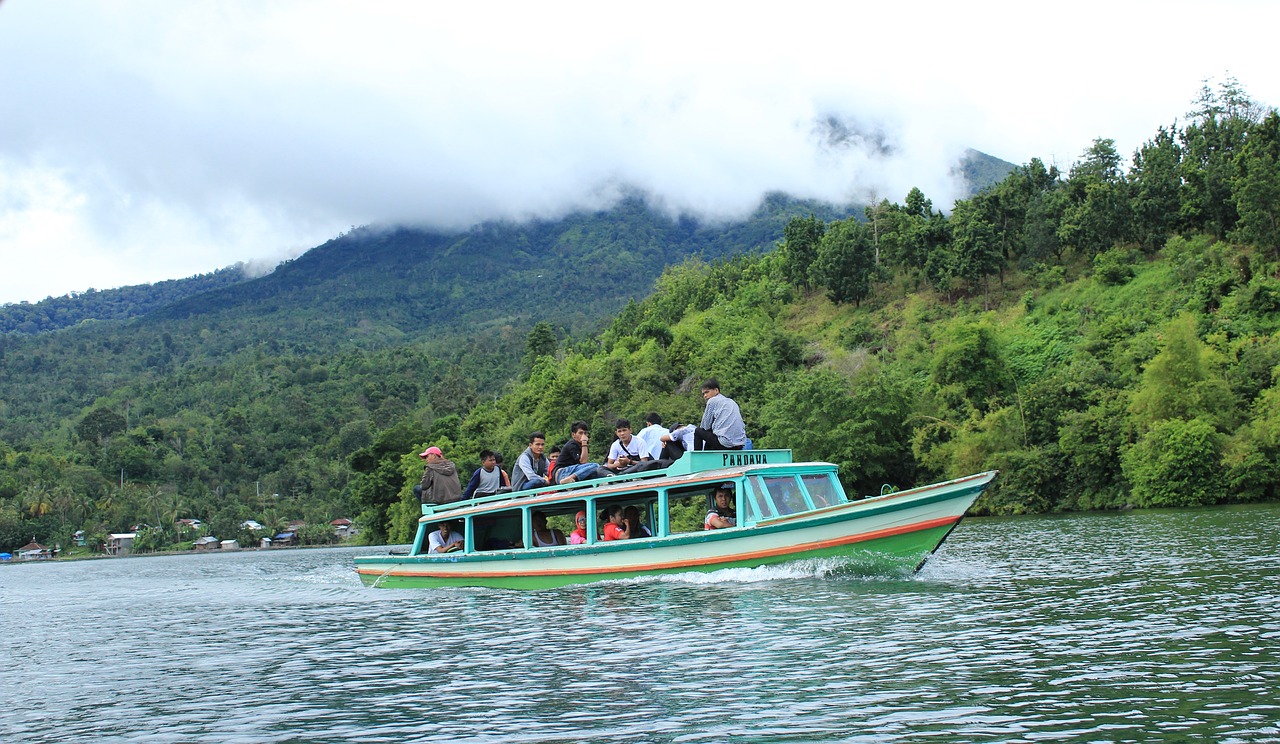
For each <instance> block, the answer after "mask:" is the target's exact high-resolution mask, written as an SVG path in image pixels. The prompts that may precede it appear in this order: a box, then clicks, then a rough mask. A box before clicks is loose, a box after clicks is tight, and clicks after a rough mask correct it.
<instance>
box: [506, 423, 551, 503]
mask: <svg viewBox="0 0 1280 744" xmlns="http://www.w3.org/2000/svg"><path fill="white" fill-rule="evenodd" d="M546 448H547V435H546V434H543V433H542V432H540V431H535V432H534V433H532V434H530V435H529V446H528V447H525V448H524V452H521V453H520V456H519V457H517V458H516V468H515V470H514V471H512V473H511V490H512V491H527V490H529V489H530V488H541V487H542V486H545V485H547V482H548V481H547V468H549V467H551V463H550V462H548V461H547V457H546V455H544V454H543V451H544V450H545V449H546Z"/></svg>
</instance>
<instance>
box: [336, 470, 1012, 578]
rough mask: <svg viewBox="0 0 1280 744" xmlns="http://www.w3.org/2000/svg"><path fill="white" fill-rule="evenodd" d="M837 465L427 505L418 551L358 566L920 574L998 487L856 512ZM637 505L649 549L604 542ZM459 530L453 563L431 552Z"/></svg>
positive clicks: (896, 496)
mask: <svg viewBox="0 0 1280 744" xmlns="http://www.w3.org/2000/svg"><path fill="white" fill-rule="evenodd" d="M837 470H838V468H837V466H836V465H834V464H832V463H828V462H793V461H792V453H791V450H786V449H765V450H738V451H718V450H716V451H701V452H686V453H684V455H683V456H681V457H680V459H679V460H676V461H674V462H673V463H672V464H670V465H669V466H668V467H666V468H665V469H659V470H651V471H648V472H643V473H636V474H632V475H618V476H614V477H609V478H600V479H594V480H586V481H578V482H574V483H570V484H565V485H559V486H545V487H542V488H537V489H533V490H529V491H519V492H516V493H504V494H494V495H488V496H482V497H480V498H474V499H469V500H465V501H459V502H456V503H452V504H446V505H442V506H434V505H429V504H427V505H423V506H422V516H421V518H420V519H419V521H418V529H417V534H416V535H415V537H414V541H413V543H412V545H411V546H410V547H409V549H408V550H407V551H406V550H403V549H401V551H400V552H396V551H392V552H390V553H387V554H383V555H370V556H360V557H357V558H355V566H356V571H357V573H358V574H359V576H360V579H361V581H362V582H363V583H364V585H365V586H369V587H382V588H411V587H495V588H507V589H548V588H555V587H561V586H567V585H572V584H585V583H589V582H595V581H602V580H611V579H628V578H633V577H641V576H654V575H662V574H672V573H683V572H689V571H701V572H709V571H717V570H721V569H727V568H756V567H760V566H769V565H774V564H779V563H785V562H790V561H800V560H810V559H835V560H834V561H833V563H834V564H836V565H839V564H840V563H841V562H842V561H843V562H858V563H859V565H864V566H865V564H866V563H867V562H870V563H872V564H874V566H875V567H876V568H877V569H879V568H881V567H883V568H885V569H894V568H901V569H905V570H907V571H913V570H919V569H920V568H921V567H922V566H923V565H924V563H925V561H926V560H927V559H928V558H929V556H931V555H932V554H933V553H934V552H935V551H936V550H937V549H938V547H939V546H940V545H941V544H942V543H943V541H944V540H946V538H947V536H948V535H949V534H950V533H951V531H952V530H954V529H955V528H956V526H957V525H959V524H960V520H961V519H962V518H963V517H964V515H965V512H966V511H967V510H968V509H969V507H970V506H971V505H972V504H973V502H974V500H976V499H977V498H978V496H979V495H980V494H981V493H982V491H983V490H984V489H985V488H986V487H987V486H988V485H990V483H991V482H992V480H993V479H994V478H995V477H996V475H997V471H989V472H985V473H978V474H975V475H970V476H967V477H964V478H957V479H955V480H949V481H946V482H943V483H934V484H932V485H927V486H922V487H919V488H911V489H908V490H902V491H891V490H890V489H888V488H884V489H882V491H883V492H882V493H880V494H878V495H874V496H869V497H864V498H857V499H851V498H849V497H848V496H847V495H846V494H845V491H844V489H843V488H842V487H841V484H840V480H839V478H838V477H837V476H838V473H837ZM730 485H731V486H732V489H733V494H734V501H735V506H736V509H735V511H736V514H737V519H736V524H735V525H734V526H731V527H725V528H723V529H705V528H704V524H703V520H704V517H705V516H706V515H707V513H708V507H709V504H710V503H711V502H710V498H711V497H710V494H711V492H712V490H713V489H715V488H717V487H721V486H730ZM614 505H618V506H623V507H626V506H634V507H636V508H637V509H638V511H639V514H640V515H641V516H640V520H641V522H642V523H643V524H645V525H646V526H647V527H648V529H649V530H650V531H651V532H652V535H651V536H646V537H635V538H632V539H626V540H611V541H606V540H604V539H603V537H602V527H603V523H604V522H603V517H602V514H601V513H602V512H603V511H605V510H606V509H608V508H609V507H612V506H614ZM579 512H585V514H586V517H587V525H586V542H584V543H582V544H577V545H574V544H569V545H558V544H557V545H552V546H548V547H529V546H532V545H533V544H534V540H533V539H532V538H533V523H534V519H535V518H538V519H541V518H546V519H547V520H548V522H549V524H550V525H551V526H552V527H556V526H557V525H565V526H568V527H569V529H568V530H563V532H564V533H565V534H568V533H569V530H571V529H572V525H573V523H574V522H573V520H574V517H575V515H576V514H578V513H579ZM445 522H447V523H449V525H450V527H451V529H452V531H453V532H456V533H458V534H460V535H461V536H462V537H463V540H462V543H461V547H460V549H458V550H456V551H455V552H446V553H430V552H428V546H429V544H430V543H429V536H430V535H431V533H433V532H436V531H437V530H439V528H440V525H441V523H445Z"/></svg>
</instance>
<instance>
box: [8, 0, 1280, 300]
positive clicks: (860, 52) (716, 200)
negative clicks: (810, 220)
mask: <svg viewBox="0 0 1280 744" xmlns="http://www.w3.org/2000/svg"><path fill="white" fill-rule="evenodd" d="M1113 6H1114V4H1110V5H1108V4H1102V3H1089V2H1085V3H1083V4H1077V5H1074V6H1072V7H1071V9H1070V11H1069V13H1068V12H1067V11H1053V12H1052V14H1050V15H1044V16H1040V15H1037V14H1038V13H1042V12H1048V11H1042V10H1039V9H1037V8H1034V7H1032V6H1027V5H1026V4H1005V3H999V2H988V3H979V4H978V5H976V6H974V5H965V6H958V5H955V4H941V3H924V4H912V5H911V6H910V8H907V9H897V8H894V7H889V6H878V7H873V8H867V7H860V4H854V5H850V6H848V7H832V6H830V5H829V4H817V3H815V4H803V3H802V4H799V5H795V4H793V5H788V6H786V7H785V8H784V7H782V6H778V7H773V8H752V7H746V6H742V5H741V4H719V3H717V4H695V5H693V6H685V5H678V4H674V3H673V4H663V3H657V4H646V5H645V6H643V7H612V6H608V5H600V4H598V3H597V4H586V3H539V4H520V5H515V4H505V3H468V4H465V6H463V5H455V6H451V7H442V6H441V5H440V4H434V3H433V4H423V3H416V2H413V3H409V2H405V3H396V2H381V3H354V2H337V1H330V2H288V1H279V2H272V3H265V4H263V3H248V2H237V1H236V0H222V1H221V2H208V1H206V0H192V1H190V2H184V3H180V4H173V3H169V2H161V1H160V0H133V1H123V2H110V3H108V2H98V1H94V0H83V1H79V2H74V1H72V0H38V1H37V0H8V2H4V3H3V5H2V6H0V71H2V72H0V101H5V102H6V106H5V110H4V115H3V116H0V174H2V175H0V247H3V249H4V251H5V253H6V255H12V256H17V257H18V258H17V259H15V260H14V261H13V266H12V268H13V270H12V271H10V272H8V273H7V275H6V278H4V279H0V301H13V300H16V299H32V300H34V299H38V298H39V297H42V296H44V295H45V294H62V293H65V292H67V291H72V290H78V289H84V288H86V287H88V286H95V287H98V288H104V287H107V286H116V285H119V284H122V283H136V282H140V281H154V280H159V279H164V278H173V277H175V276H185V275H190V274H193V273H197V272H200V271H208V270H212V269H214V268H218V267H221V266H225V265H228V264H231V263H234V262H236V261H241V260H244V261H248V260H251V259H257V260H258V261H267V262H268V263H270V262H271V261H272V260H274V259H275V258H276V257H281V258H283V257H285V256H287V255H291V254H294V253H296V252H297V251H299V250H302V249H304V248H306V247H309V246H311V245H315V244H318V243H320V242H323V241H324V240H326V239H328V238H329V237H332V236H333V235H335V234H337V233H338V232H340V231H342V230H346V229H348V228H349V227H350V226H352V225H357V224H365V223H371V222H377V223H387V222H400V223H410V224H419V225H428V226H437V227H465V226H467V225H470V224H473V223H475V222H477V221H480V220H484V219H492V218H517V219H519V218H523V217H530V216H542V217H552V216H556V215H559V214H561V213H563V212H565V211H567V210H570V209H574V208H584V207H585V208H592V207H599V206H603V205H605V204H606V203H607V202H608V201H609V199H610V198H611V196H613V195H615V194H616V193H617V192H618V190H619V189H620V188H622V187H634V188H640V189H643V190H645V191H647V192H649V193H651V194H653V196H654V199H655V201H656V202H657V203H660V204H662V205H664V206H666V207H667V208H668V209H670V210H672V211H673V212H689V213H693V214H697V215H701V216H707V217H713V218H728V217H734V216H738V215H741V214H744V213H746V212H748V211H749V210H750V209H752V208H753V207H754V206H755V205H756V204H757V203H758V201H759V199H760V197H761V195H762V194H763V193H765V192H768V191H773V190H783V191H788V192H791V193H794V194H797V195H800V196H806V197H814V198H821V199H827V200H831V201H844V200H847V199H850V198H858V197H866V196H867V195H871V194H875V195H877V196H881V197H887V198H890V199H896V200H900V199H901V198H902V197H903V196H904V195H905V194H906V192H907V191H908V190H909V189H910V188H911V187H913V186H919V187H920V188H922V189H923V190H924V191H925V193H926V194H927V195H928V196H929V197H930V198H932V199H933V200H934V203H935V204H938V205H940V206H944V205H948V204H949V203H950V200H951V199H952V198H953V197H954V196H955V195H956V193H957V190H956V184H955V183H954V182H953V180H952V177H951V176H950V174H949V172H950V167H951V165H952V163H954V162H955V160H956V159H957V158H958V157H960V155H961V153H962V152H963V150H964V149H965V148H966V147H974V148H977V149H980V150H983V151H985V152H989V153H991V154H994V155H997V156H999V157H1003V158H1005V159H1007V160H1011V161H1014V162H1019V163H1020V162H1025V161H1026V160H1028V159H1030V158H1031V157H1036V156H1038V157H1042V158H1045V159H1046V160H1053V161H1057V162H1058V164H1059V165H1061V166H1063V167H1066V166H1067V165H1069V164H1070V162H1071V161H1072V160H1074V158H1075V157H1077V156H1078V155H1079V153H1080V152H1082V151H1083V150H1084V149H1085V148H1087V147H1088V146H1089V144H1090V142H1091V141H1092V139H1093V138H1094V137H1100V136H1111V137H1115V138H1116V139H1117V146H1118V147H1119V148H1120V149H1121V152H1129V151H1131V150H1132V148H1134V147H1136V146H1137V145H1138V144H1140V143H1141V141H1142V139H1144V138H1146V137H1150V136H1151V135H1152V134H1154V132H1155V128H1156V127H1157V126H1159V125H1161V124H1168V123H1171V120H1172V119H1173V118H1174V117H1176V116H1177V115H1178V114H1179V113H1180V112H1181V111H1182V110H1184V109H1185V108H1186V104H1187V101H1189V99H1190V97H1191V96H1192V95H1194V93H1195V90H1196V89H1197V88H1198V86H1199V81H1200V79H1201V78H1203V77H1205V76H1209V75H1219V74H1221V73H1222V72H1223V71H1224V70H1225V69H1228V66H1229V67H1230V69H1231V70H1232V72H1234V73H1236V74H1237V75H1238V76H1239V77H1240V79H1241V81H1242V82H1243V83H1244V84H1245V85H1246V87H1247V88H1248V89H1249V90H1250V92H1252V93H1253V94H1254V95H1255V97H1258V98H1260V99H1261V100H1264V101H1266V100H1270V101H1276V100H1280V89H1277V85H1278V83H1277V80H1276V76H1277V73H1276V72H1275V70H1274V65H1273V64H1271V61H1270V60H1269V59H1264V57H1265V56H1266V55H1265V53H1264V52H1262V51H1251V50H1253V49H1257V50H1264V49H1267V48H1269V42H1267V43H1261V42H1262V41H1263V37H1262V36H1258V34H1261V33H1263V32H1262V31H1260V30H1259V29H1261V28H1263V27H1274V23H1272V24H1266V23H1263V22H1262V20H1263V18H1258V19H1257V20H1258V21H1259V22H1257V23H1247V24H1244V25H1243V26H1241V27H1240V28H1238V29H1237V31H1236V33H1238V34H1239V35H1240V38H1239V39H1238V40H1237V41H1236V42H1235V43H1233V44H1232V45H1231V47H1230V48H1229V49H1224V48H1222V47H1220V46H1214V49H1213V51H1212V53H1207V52H1206V53H1200V52H1197V51H1196V50H1194V49H1187V48H1184V47H1178V48H1177V49H1174V48H1173V47H1171V46H1170V45H1171V43H1172V42H1171V41H1170V39H1173V38H1176V34H1177V33H1180V32H1181V29H1182V24H1184V23H1185V22H1186V18H1187V17H1188V15H1189V14H1190V15H1193V14H1195V13H1203V12H1204V11H1203V10H1202V9H1200V8H1199V7H1198V6H1197V5H1196V4H1193V3H1181V4H1180V3H1164V4H1160V5H1155V4H1147V3H1134V4H1132V6H1124V5H1121V6H1118V7H1113ZM1218 12H1219V13H1221V12H1227V13H1231V12H1239V13H1250V14H1253V15H1254V16H1265V17H1269V18H1270V19H1271V20H1277V18H1276V16H1277V13H1276V11H1275V10H1272V9H1271V8H1270V7H1269V6H1267V5H1265V4H1261V3H1254V2H1252V1H1251V0H1236V1H1235V2H1234V3H1228V4H1227V6H1226V9H1225V11H1218ZM1139 29H1141V32H1139ZM1251 35H1252V36H1257V39H1256V41H1258V42H1259V43H1257V44H1256V45H1255V44H1251V41H1255V39H1253V38H1252V36H1251ZM1122 44H1123V47H1122ZM1099 48H1102V49H1108V48H1111V49H1116V50H1117V53H1115V54H1098V53H1097V52H1096V51H1095V50H1097V49H1099ZM1120 51H1123V52H1124V53H1123V54H1121V53H1120ZM1131 59H1136V62H1135V61H1130V60H1131ZM1153 59H1158V60H1160V64H1159V65H1158V66H1157V65H1154V64H1152V63H1151V62H1150V61H1149V60H1153ZM1206 66H1207V67H1206ZM1202 68H1204V69H1202ZM1264 71H1265V72H1264ZM1255 85H1256V86H1259V87H1255ZM833 123H834V124H835V125H837V126H836V128H839V127H845V128H852V129H853V130H855V131H856V133H858V134H860V135H875V137H874V138H873V140H870V141H868V140H863V139H859V137H858V136H854V137H846V138H845V139H843V140H841V139H839V138H836V139H833V138H832V137H831V136H830V135H831V132H832V131H833V129H832V126H831V125H832V124H833ZM882 148H883V150H882ZM886 153H887V154H886ZM50 258H55V259H56V260H52V261H51V260H47V259H50Z"/></svg>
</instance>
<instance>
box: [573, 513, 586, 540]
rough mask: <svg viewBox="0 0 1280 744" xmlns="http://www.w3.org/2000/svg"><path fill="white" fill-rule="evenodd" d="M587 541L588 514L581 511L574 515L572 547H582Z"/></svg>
mask: <svg viewBox="0 0 1280 744" xmlns="http://www.w3.org/2000/svg"><path fill="white" fill-rule="evenodd" d="M586 541H587V513H586V512H584V511H580V512H578V513H577V514H575V515H573V532H570V533H569V544H570V545H582V544H583V543H585V542H586Z"/></svg>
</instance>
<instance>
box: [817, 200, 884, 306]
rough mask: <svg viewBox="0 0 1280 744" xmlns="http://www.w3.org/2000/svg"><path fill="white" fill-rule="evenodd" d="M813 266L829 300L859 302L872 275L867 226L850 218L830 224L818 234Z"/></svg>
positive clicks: (872, 252) (871, 247)
mask: <svg viewBox="0 0 1280 744" xmlns="http://www.w3.org/2000/svg"><path fill="white" fill-rule="evenodd" d="M814 268H815V269H816V272H817V276H820V277H821V278H822V282H823V284H825V285H826V287H827V294H828V296H830V297H831V301H832V302H836V303H849V302H852V303H853V304H854V305H858V304H859V303H861V302H862V300H864V299H866V297H867V295H868V294H870V293H871V283H872V278H873V276H874V274H875V247H874V245H873V244H872V238H871V228H870V227H869V226H868V225H867V224H866V223H864V222H859V221H857V220H855V219H853V218H849V219H847V220H838V221H836V222H833V223H831V224H830V225H829V226H828V228H827V232H826V234H825V235H823V236H822V245H821V247H820V248H819V249H818V259H817V261H815V262H814Z"/></svg>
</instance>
